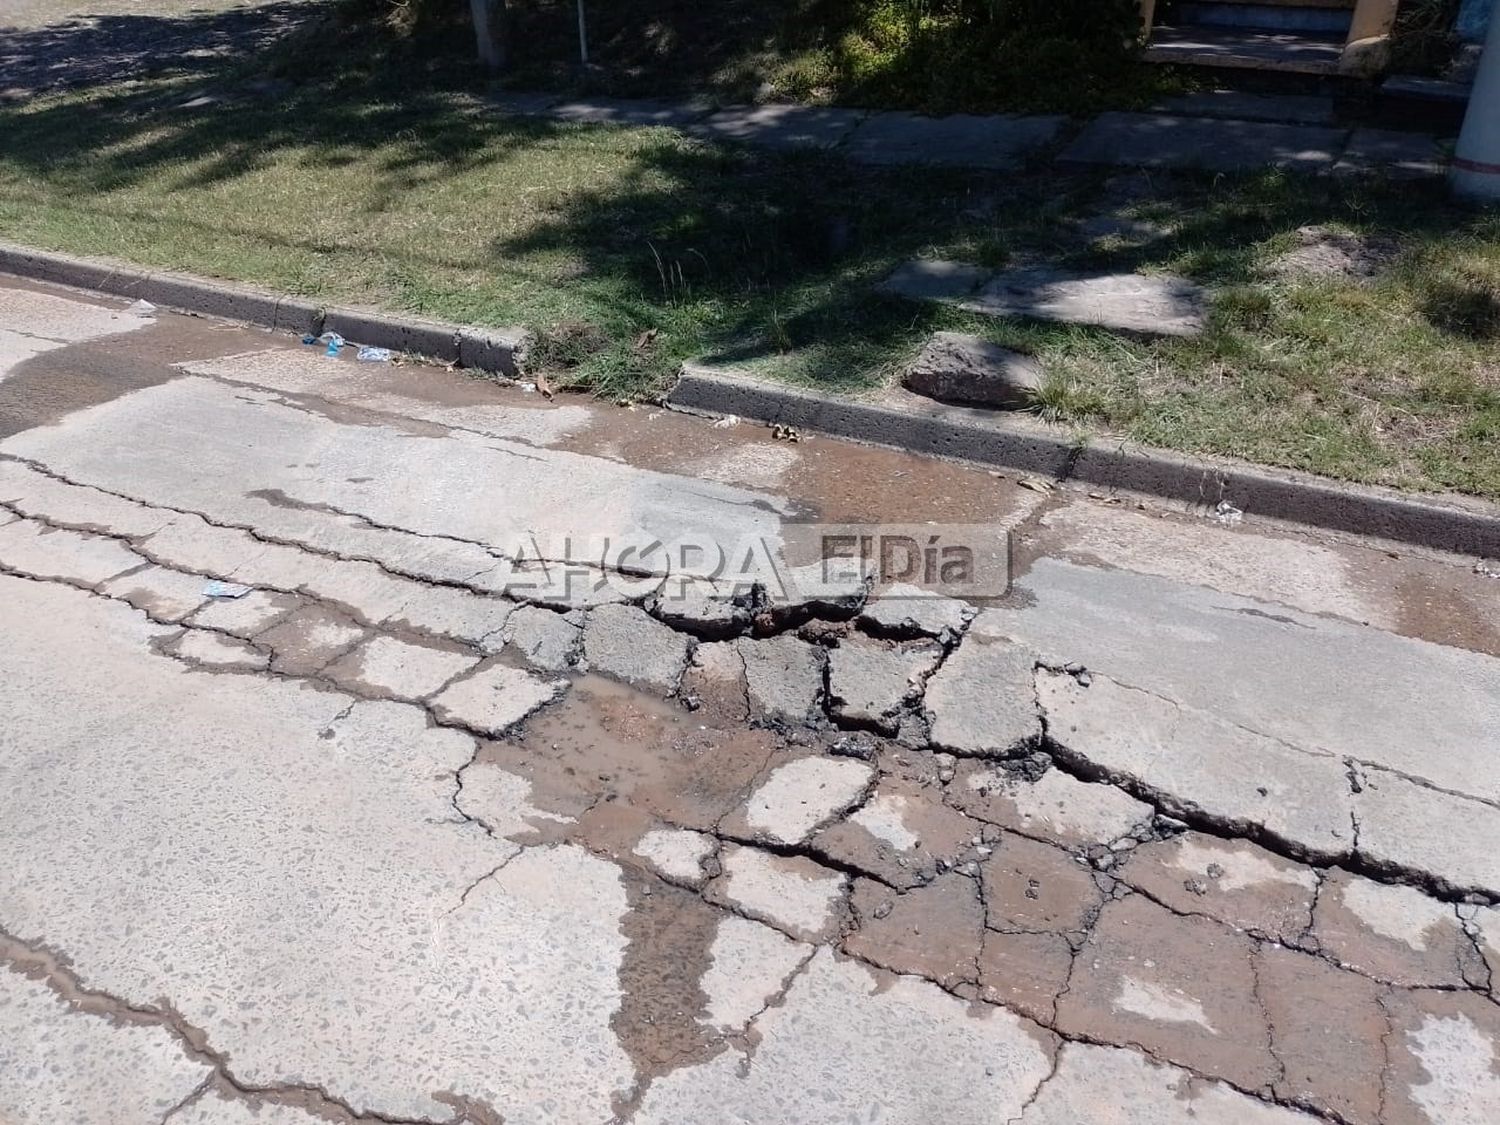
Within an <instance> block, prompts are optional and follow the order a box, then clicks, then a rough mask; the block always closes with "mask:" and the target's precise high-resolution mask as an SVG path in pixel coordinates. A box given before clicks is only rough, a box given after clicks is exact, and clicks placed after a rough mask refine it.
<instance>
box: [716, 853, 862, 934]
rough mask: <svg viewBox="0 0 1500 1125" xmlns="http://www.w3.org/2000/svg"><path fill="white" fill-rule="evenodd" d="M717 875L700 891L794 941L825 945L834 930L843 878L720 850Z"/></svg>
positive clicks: (785, 859)
mask: <svg viewBox="0 0 1500 1125" xmlns="http://www.w3.org/2000/svg"><path fill="white" fill-rule="evenodd" d="M719 865H720V867H721V868H722V871H723V873H722V874H721V875H720V876H719V877H718V878H717V879H715V880H713V881H712V882H711V883H709V884H708V887H707V888H706V889H705V893H706V895H707V897H708V900H709V901H710V902H718V903H722V904H723V905H725V906H729V907H731V908H733V909H735V910H737V911H739V912H741V913H743V914H745V915H747V916H748V917H751V918H756V919H759V920H760V921H762V922H766V923H768V924H770V925H773V926H775V927H776V928H777V929H779V930H783V931H785V932H786V933H788V934H789V935H791V936H792V937H795V938H797V939H798V940H800V941H827V940H828V939H829V938H831V937H832V936H833V935H834V934H835V933H836V932H837V931H838V928H839V923H840V922H841V920H842V918H843V915H844V911H845V906H844V895H845V892H846V891H847V890H848V887H849V877H848V876H847V875H843V874H840V873H839V872H837V871H834V870H831V869H830V868H827V867H824V866H822V865H821V864H818V863H814V862H813V861H812V860H810V859H804V858H803V857H801V856H780V855H772V854H771V853H769V852H764V851H761V850H760V849H759V848H750V847H744V846H742V845H739V844H725V845H724V847H723V848H722V849H721V850H720V852H719Z"/></svg>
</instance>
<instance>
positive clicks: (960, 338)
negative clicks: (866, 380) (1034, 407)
mask: <svg viewBox="0 0 1500 1125" xmlns="http://www.w3.org/2000/svg"><path fill="white" fill-rule="evenodd" d="M901 381H902V384H903V385H904V386H905V387H906V389H907V390H909V391H915V392H916V393H917V394H919V395H926V396H927V397H928V398H932V399H937V400H938V401H939V402H953V403H959V404H961V405H971V406H993V407H997V408H999V409H1001V410H1016V409H1020V408H1023V407H1026V406H1029V405H1031V403H1032V401H1033V400H1034V399H1035V398H1036V394H1037V391H1039V390H1041V387H1042V365H1041V364H1040V363H1038V362H1037V361H1036V360H1035V359H1033V358H1032V357H1031V356H1029V355H1023V354H1022V353H1021V352H1015V351H1011V350H1010V349H1009V348H1002V347H1001V346H1000V345H999V344H992V343H990V342H989V341H988V340H986V339H984V338H983V337H981V336H970V335H967V334H965V333H962V332H938V333H936V334H935V335H934V336H933V337H932V338H931V339H930V340H928V341H927V343H926V345H924V346H923V348H922V351H921V352H920V353H919V354H918V355H917V357H916V359H914V360H912V362H911V364H910V365H909V366H908V367H907V369H906V374H905V375H904V376H902V380H901Z"/></svg>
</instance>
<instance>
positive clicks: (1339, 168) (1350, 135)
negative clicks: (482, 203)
mask: <svg viewBox="0 0 1500 1125" xmlns="http://www.w3.org/2000/svg"><path fill="white" fill-rule="evenodd" d="M1325 101H1326V102H1327V104H1326V106H1325V105H1323V104H1322V103H1323V102H1325ZM491 102H492V104H493V105H495V106H496V108H498V109H499V110H501V111H502V112H505V113H510V114H516V115H519V116H526V117H544V118H549V119H552V120H557V121H568V122H584V123H591V124H609V125H629V126H652V125H655V126H664V127H668V128H674V129H680V130H682V131H684V132H687V133H691V134H694V135H696V136H700V137H703V138H705V139H711V140H719V141H729V142H734V143H738V144H746V145H751V146H756V147H762V148H773V149H811V150H819V151H825V152H835V153H839V154H841V155H843V156H845V157H847V158H848V159H850V160H852V161H855V162H857V163H861V164H872V165H914V166H928V167H967V168H983V169H996V170H1004V169H1014V168H1018V167H1020V166H1021V165H1022V164H1023V163H1025V161H1026V160H1027V159H1028V158H1030V157H1031V156H1033V155H1035V154H1037V153H1039V152H1042V151H1044V150H1046V149H1047V148H1048V147H1049V146H1053V145H1055V144H1057V143H1059V142H1061V141H1063V140H1064V139H1067V138H1068V136H1069V134H1070V133H1071V132H1073V129H1072V126H1071V123H1070V121H1069V119H1068V118H1066V117H1061V116H1055V115H1053V116H1046V115H1043V116H1018V115H1011V114H997V115H991V116H983V115H970V114H954V115H952V116H948V117H925V116H922V115H919V114H914V113H906V112H901V111H878V110H877V111H869V110H860V109H842V108H837V107H830V106H799V105H761V106H729V107H724V108H711V107H707V106H703V105H701V104H698V103H694V102H666V101H652V100H645V99H633V100H632V99H616V98H585V99H578V98H564V97H562V96H560V95H550V94H532V93H517V94H507V95H500V96H498V97H495V98H493V99H491ZM1333 118H1334V115H1333V110H1332V103H1331V100H1327V99H1316V98H1309V97H1305V96H1287V97H1277V96H1275V95H1259V96H1256V97H1254V98H1250V97H1246V96H1241V95H1235V96H1229V95H1225V94H1224V93H1223V92H1219V93H1217V94H1212V93H1211V94H1206V95H1197V96H1194V97H1190V98H1181V99H1175V100H1174V101H1173V102H1172V104H1171V105H1170V106H1167V107H1163V110H1162V111H1161V112H1155V113H1106V114H1102V115H1100V116H1099V117H1098V118H1096V119H1094V120H1093V121H1091V122H1088V123H1086V124H1085V125H1083V127H1082V130H1081V131H1079V132H1077V133H1076V135H1075V136H1073V137H1072V138H1071V141H1070V143H1068V144H1067V146H1066V147H1065V148H1064V149H1063V150H1062V152H1061V153H1060V155H1059V157H1058V159H1060V160H1063V161H1068V162H1074V163H1084V164H1110V165H1127V166H1141V167H1158V168H1198V169H1203V170H1207V171H1215V172H1226V171H1247V170H1253V169H1256V168H1264V167H1282V168H1290V169H1293V170H1298V171H1306V172H1314V173H1324V174H1326V173H1334V174H1339V175H1351V174H1361V173H1388V174H1391V175H1396V176H1404V177H1414V176H1430V175H1441V174H1442V172H1443V170H1444V168H1445V166H1446V162H1447V159H1448V153H1447V150H1446V148H1445V146H1444V145H1443V144H1442V143H1441V142H1440V141H1439V139H1438V138H1436V137H1433V136H1431V135H1429V134H1425V133H1417V132H1397V131H1393V130H1387V129H1371V128H1356V127H1352V126H1340V125H1336V124H1335V123H1334V119H1333Z"/></svg>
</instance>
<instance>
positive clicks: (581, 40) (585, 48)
mask: <svg viewBox="0 0 1500 1125" xmlns="http://www.w3.org/2000/svg"><path fill="white" fill-rule="evenodd" d="M578 61H579V62H580V63H582V64H583V65H584V66H588V65H589V29H588V25H587V24H585V23H584V21H583V0H578Z"/></svg>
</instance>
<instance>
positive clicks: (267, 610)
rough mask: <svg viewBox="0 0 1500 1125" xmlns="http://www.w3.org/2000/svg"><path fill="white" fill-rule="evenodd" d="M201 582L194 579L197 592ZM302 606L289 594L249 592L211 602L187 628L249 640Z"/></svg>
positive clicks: (193, 617)
mask: <svg viewBox="0 0 1500 1125" xmlns="http://www.w3.org/2000/svg"><path fill="white" fill-rule="evenodd" d="M203 586H204V582H203V579H202V578H201V577H199V579H198V589H199V591H200V592H201V591H202V590H203ZM304 604H306V603H305V602H304V601H303V599H302V598H299V597H296V596H294V595H292V594H276V593H272V592H271V591H269V590H251V591H250V592H249V593H248V594H246V595H245V596H244V597H240V598H212V599H210V600H209V601H208V604H207V605H205V606H203V607H202V608H201V609H199V610H198V612H197V613H195V614H193V616H192V618H191V619H190V621H189V624H192V625H197V626H200V627H202V628H204V629H216V630H218V631H220V632H224V633H233V634H234V635H235V636H236V637H244V638H245V639H247V640H248V639H249V638H251V637H254V636H257V635H259V634H261V633H264V632H265V631H266V630H267V629H269V628H270V627H271V626H272V625H275V624H276V623H277V622H278V621H280V620H282V618H284V617H286V616H287V615H288V614H289V613H291V612H292V611H293V610H295V609H297V608H299V607H300V606H302V605H304Z"/></svg>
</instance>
